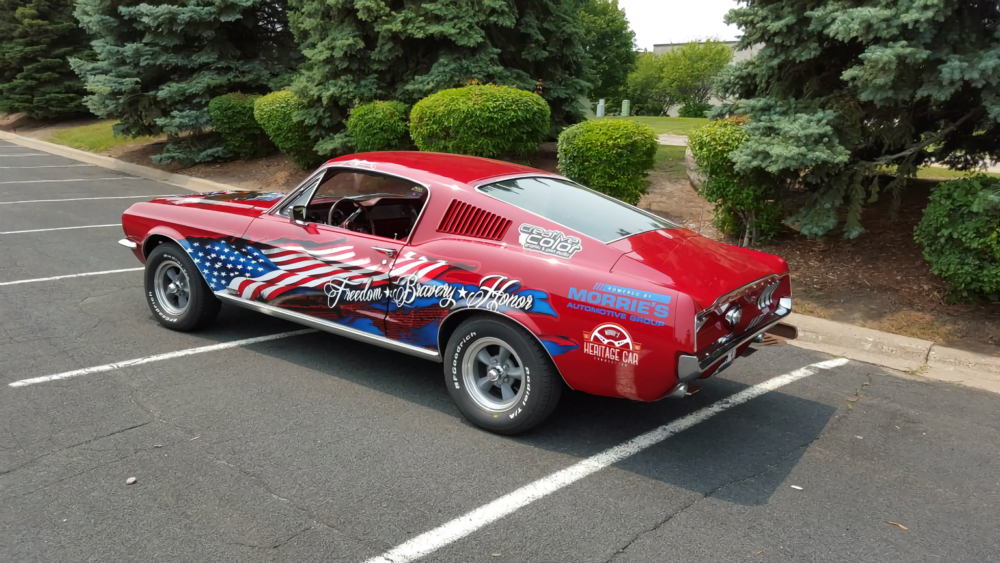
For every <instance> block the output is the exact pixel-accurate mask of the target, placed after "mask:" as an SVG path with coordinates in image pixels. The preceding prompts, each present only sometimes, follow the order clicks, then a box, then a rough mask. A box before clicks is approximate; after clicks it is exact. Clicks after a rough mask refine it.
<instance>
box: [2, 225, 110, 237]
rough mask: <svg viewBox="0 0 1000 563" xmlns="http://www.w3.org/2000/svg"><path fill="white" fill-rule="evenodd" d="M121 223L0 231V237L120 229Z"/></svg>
mask: <svg viewBox="0 0 1000 563" xmlns="http://www.w3.org/2000/svg"><path fill="white" fill-rule="evenodd" d="M121 226H122V224H121V223H111V224H108V225H80V226H79V227H54V228H51V229H29V230H27V231H0V235H21V234H24V233H44V232H47V231H72V230H75V229H103V228H106V227H121Z"/></svg>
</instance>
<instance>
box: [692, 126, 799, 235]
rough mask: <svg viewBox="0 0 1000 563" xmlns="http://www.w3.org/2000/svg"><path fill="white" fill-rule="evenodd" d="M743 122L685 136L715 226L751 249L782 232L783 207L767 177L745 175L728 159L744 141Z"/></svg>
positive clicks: (760, 174) (697, 131)
mask: <svg viewBox="0 0 1000 563" xmlns="http://www.w3.org/2000/svg"><path fill="white" fill-rule="evenodd" d="M744 124H746V118H742V117H734V118H729V119H724V120H721V121H712V122H710V123H709V124H708V125H706V126H704V127H701V128H699V129H695V130H694V131H692V132H690V133H689V134H688V147H689V148H690V149H691V153H692V154H694V159H695V161H696V162H697V163H698V166H699V167H700V169H701V172H702V173H704V174H705V176H706V177H707V180H706V181H705V183H704V184H703V185H702V186H701V194H702V196H704V197H705V199H707V200H708V201H711V202H713V203H715V225H716V227H718V229H719V230H720V231H722V232H723V233H725V234H727V235H730V236H734V237H740V244H741V245H743V246H752V245H755V244H757V243H759V242H764V241H767V240H769V239H771V238H772V237H774V236H775V235H776V234H778V233H779V232H781V218H782V211H783V210H782V206H781V204H780V203H779V202H778V200H777V197H776V193H775V188H774V185H775V184H774V182H773V180H772V178H770V177H769V176H768V175H767V174H766V173H762V172H759V171H758V172H755V173H753V174H744V173H741V172H738V171H737V170H736V165H735V164H734V163H733V161H732V160H730V158H729V155H730V154H731V153H732V152H733V151H735V150H736V149H738V148H739V147H740V145H742V144H743V143H744V142H745V141H746V140H747V139H749V138H750V137H749V135H747V133H746V131H744V130H743V125H744Z"/></svg>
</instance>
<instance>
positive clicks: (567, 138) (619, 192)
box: [559, 119, 660, 205]
mask: <svg viewBox="0 0 1000 563" xmlns="http://www.w3.org/2000/svg"><path fill="white" fill-rule="evenodd" d="M659 146H660V145H659V142H658V141H657V138H656V133H655V132H654V131H653V129H652V128H651V127H649V126H648V125H643V124H641V123H637V122H635V121H628V120H624V119H602V120H599V121H585V122H583V123H577V124H576V125H574V126H572V127H570V128H568V129H566V130H565V131H563V132H562V134H561V135H559V169H560V170H561V171H562V173H563V174H565V175H566V177H568V178H570V179H571V180H574V181H577V182H579V183H581V184H583V185H585V186H587V187H589V188H591V189H593V190H597V191H599V192H601V193H604V194H607V195H609V196H611V197H614V198H618V199H620V200H622V201H624V202H625V203H629V204H632V205H635V204H636V203H639V198H641V197H642V194H644V193H646V187H647V181H646V176H647V175H648V174H649V171H650V170H652V169H653V164H654V159H655V157H656V149H657V148H658V147H659Z"/></svg>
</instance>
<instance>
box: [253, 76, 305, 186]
mask: <svg viewBox="0 0 1000 563" xmlns="http://www.w3.org/2000/svg"><path fill="white" fill-rule="evenodd" d="M304 105H305V104H304V103H303V102H302V100H300V99H298V98H297V97H296V96H295V94H293V93H291V92H289V91H287V90H281V91H279V92H271V93H270V94H268V95H266V96H264V97H262V98H258V99H257V101H255V102H254V104H253V116H254V119H256V120H257V123H259V124H260V126H261V128H262V129H263V130H264V132H265V133H267V136H268V137H270V139H271V141H272V142H273V143H274V144H275V145H276V146H277V147H278V149H280V150H281V152H283V153H284V154H285V156H287V157H288V158H289V159H290V160H291V161H292V162H294V163H295V164H297V165H298V166H299V167H300V168H305V169H309V168H312V167H313V166H315V165H316V164H317V163H319V161H320V156H319V155H318V154H316V151H314V150H313V144H314V143H313V141H312V140H311V139H310V138H309V128H308V127H306V125H305V124H304V123H302V122H300V121H296V120H295V114H296V113H297V112H298V111H299V110H301V109H302V108H303V106H304Z"/></svg>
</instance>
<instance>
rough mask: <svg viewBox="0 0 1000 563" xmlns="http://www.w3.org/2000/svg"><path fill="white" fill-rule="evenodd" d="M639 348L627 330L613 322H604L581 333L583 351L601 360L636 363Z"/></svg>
mask: <svg viewBox="0 0 1000 563" xmlns="http://www.w3.org/2000/svg"><path fill="white" fill-rule="evenodd" d="M641 348H642V346H641V345H640V344H639V343H638V342H635V341H633V340H632V336H631V335H630V334H629V333H628V331H627V330H625V329H624V328H622V327H621V326H620V325H617V324H615V323H604V324H601V325H598V326H597V328H595V329H594V330H592V331H589V332H584V333H583V352H584V353H585V354H587V355H588V356H593V357H594V358H596V359H597V360H599V361H602V362H607V363H611V364H618V365H628V366H634V365H638V364H639V350H640V349H641Z"/></svg>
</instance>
